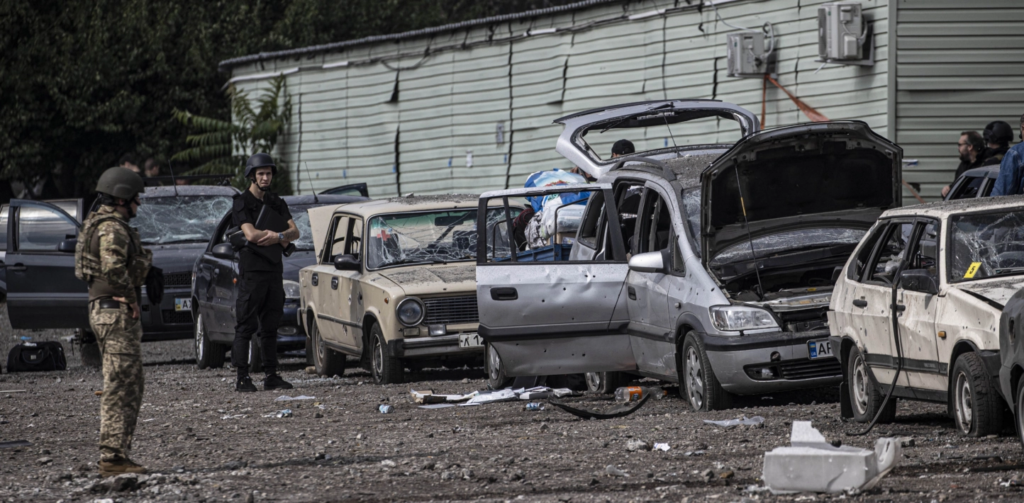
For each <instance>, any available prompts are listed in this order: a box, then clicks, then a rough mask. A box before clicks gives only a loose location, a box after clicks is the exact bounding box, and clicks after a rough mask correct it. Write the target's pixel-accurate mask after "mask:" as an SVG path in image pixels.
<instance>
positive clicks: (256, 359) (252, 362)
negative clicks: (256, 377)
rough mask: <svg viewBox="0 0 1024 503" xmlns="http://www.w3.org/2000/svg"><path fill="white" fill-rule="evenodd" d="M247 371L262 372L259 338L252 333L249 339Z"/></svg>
mask: <svg viewBox="0 0 1024 503" xmlns="http://www.w3.org/2000/svg"><path fill="white" fill-rule="evenodd" d="M249 372H253V373H256V372H263V355H262V354H261V353H260V338H259V337H257V335H256V334H252V338H251V339H249Z"/></svg>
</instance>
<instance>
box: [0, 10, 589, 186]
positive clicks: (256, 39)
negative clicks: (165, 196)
mask: <svg viewBox="0 0 1024 503" xmlns="http://www.w3.org/2000/svg"><path fill="white" fill-rule="evenodd" d="M569 1H570V0H260V1H258V2H252V1H250V0H176V1H174V2H169V1H166V0H165V1H153V0H90V1H85V2H73V1H72V2H69V1H61V0H5V1H3V2H0V110H3V113H2V114H0V180H19V181H25V182H32V183H35V182H38V181H40V180H43V179H46V180H49V181H48V183H47V189H46V191H44V193H43V194H38V195H39V196H42V197H58V196H63V197H69V196H82V195H85V194H87V193H89V192H91V190H92V188H93V187H94V186H95V181H96V179H97V178H98V177H99V174H100V173H101V172H102V171H103V170H104V169H105V168H107V167H110V166H113V165H115V164H116V162H117V160H118V158H119V157H120V156H121V155H122V154H123V153H125V152H134V153H137V154H139V155H141V156H142V157H148V156H156V157H158V158H159V157H164V156H168V155H169V154H170V153H172V152H178V151H181V150H183V149H185V148H186V147H188V145H189V144H188V134H187V127H186V126H185V124H183V123H182V121H180V120H175V118H174V116H173V111H174V110H176V109H177V110H188V111H190V112H192V113H193V114H194V115H196V116H202V117H207V118H210V119H212V120H217V121H229V120H230V117H231V108H230V106H231V100H230V99H225V98H224V95H223V93H222V92H221V91H220V89H221V88H222V87H223V85H224V83H225V81H226V80H227V76H226V75H224V74H221V73H218V72H217V63H218V62H220V61H222V60H224V59H228V58H231V57H236V56H241V55H245V54H254V53H258V52H263V51H274V50H281V49H288V48H295V47H305V46H309V45H316V44H323V43H328V42H336V41H342V40H349V39H354V38H360V37H365V36H369V35H379V34H386V33H395V32H401V31H407V30H414V29H420V28H424V27H428V26H436V25H441V24H445V23H450V22H458V21H463V20H467V19H474V18H479V17H485V16H491V15H498V14H506V13H511V12H519V11H523V10H529V9H534V8H541V7H546V6H549V5H557V4H565V3H569ZM209 132H210V133H215V132H216V131H214V130H211V131H209ZM222 132H223V131H222ZM218 138H219V137H217V136H216V135H211V136H209V137H206V138H205V139H204V141H209V142H216V141H219V139H218ZM212 144H213V143H211V145H212ZM190 162H191V161H190ZM195 167H198V165H196V166H193V165H189V166H176V167H175V169H177V170H185V169H191V168H195ZM51 178H52V179H51ZM3 188H5V187H0V189H3ZM4 198H5V196H4V192H3V190H0V199H4Z"/></svg>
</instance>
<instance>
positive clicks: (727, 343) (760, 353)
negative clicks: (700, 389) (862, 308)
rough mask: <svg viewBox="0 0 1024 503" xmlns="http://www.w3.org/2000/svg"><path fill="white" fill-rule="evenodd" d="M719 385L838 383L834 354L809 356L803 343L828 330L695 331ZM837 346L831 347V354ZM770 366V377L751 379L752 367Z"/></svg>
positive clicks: (781, 387)
mask: <svg viewBox="0 0 1024 503" xmlns="http://www.w3.org/2000/svg"><path fill="white" fill-rule="evenodd" d="M698 336H699V337H700V340H701V342H702V343H703V345H704V350H705V351H706V352H707V355H708V360H710V362H711V369H712V370H713V371H714V372H715V377H716V378H717V379H718V382H719V383H720V384H721V385H722V388H723V389H725V390H726V391H729V392H730V393H736V394H739V395H756V394H764V393H776V392H781V391H791V390H798V389H807V388H816V387H819V386H828V385H833V384H838V383H840V382H841V381H842V379H843V375H842V368H841V366H840V365H839V360H838V359H837V358H821V359H815V360H811V359H810V358H809V356H810V355H809V353H808V348H807V343H808V342H810V341H824V340H828V339H829V332H828V330H827V329H826V330H815V331H811V332H773V333H768V334H755V335H744V336H721V335H710V334H703V333H701V334H698ZM836 350H837V348H835V347H833V354H836V353H835V352H836ZM761 368H767V369H770V370H771V372H772V374H773V377H770V378H763V379H755V378H753V377H751V376H750V374H748V370H752V369H761Z"/></svg>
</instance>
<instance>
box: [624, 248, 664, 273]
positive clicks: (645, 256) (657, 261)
mask: <svg viewBox="0 0 1024 503" xmlns="http://www.w3.org/2000/svg"><path fill="white" fill-rule="evenodd" d="M629 270H630V271H636V272H654V273H661V274H667V273H668V271H667V270H666V269H665V256H664V255H663V254H662V253H661V252H660V251H653V252H647V253H639V254H637V255H633V257H632V258H630V259H629Z"/></svg>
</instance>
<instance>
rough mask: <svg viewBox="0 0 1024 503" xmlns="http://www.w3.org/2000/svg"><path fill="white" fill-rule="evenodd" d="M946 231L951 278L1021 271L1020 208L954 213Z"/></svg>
mask: <svg viewBox="0 0 1024 503" xmlns="http://www.w3.org/2000/svg"><path fill="white" fill-rule="evenodd" d="M950 233H951V238H952V239H951V242H952V246H951V247H950V250H949V253H950V256H949V263H950V271H949V280H950V281H951V282H954V283H956V282H960V281H972V280H978V279H984V278H993V277H998V276H1017V275H1021V274H1024V210H1016V211H1011V210H1002V211H998V212H988V213H974V214H970V215H955V216H953V217H951V218H950Z"/></svg>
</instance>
